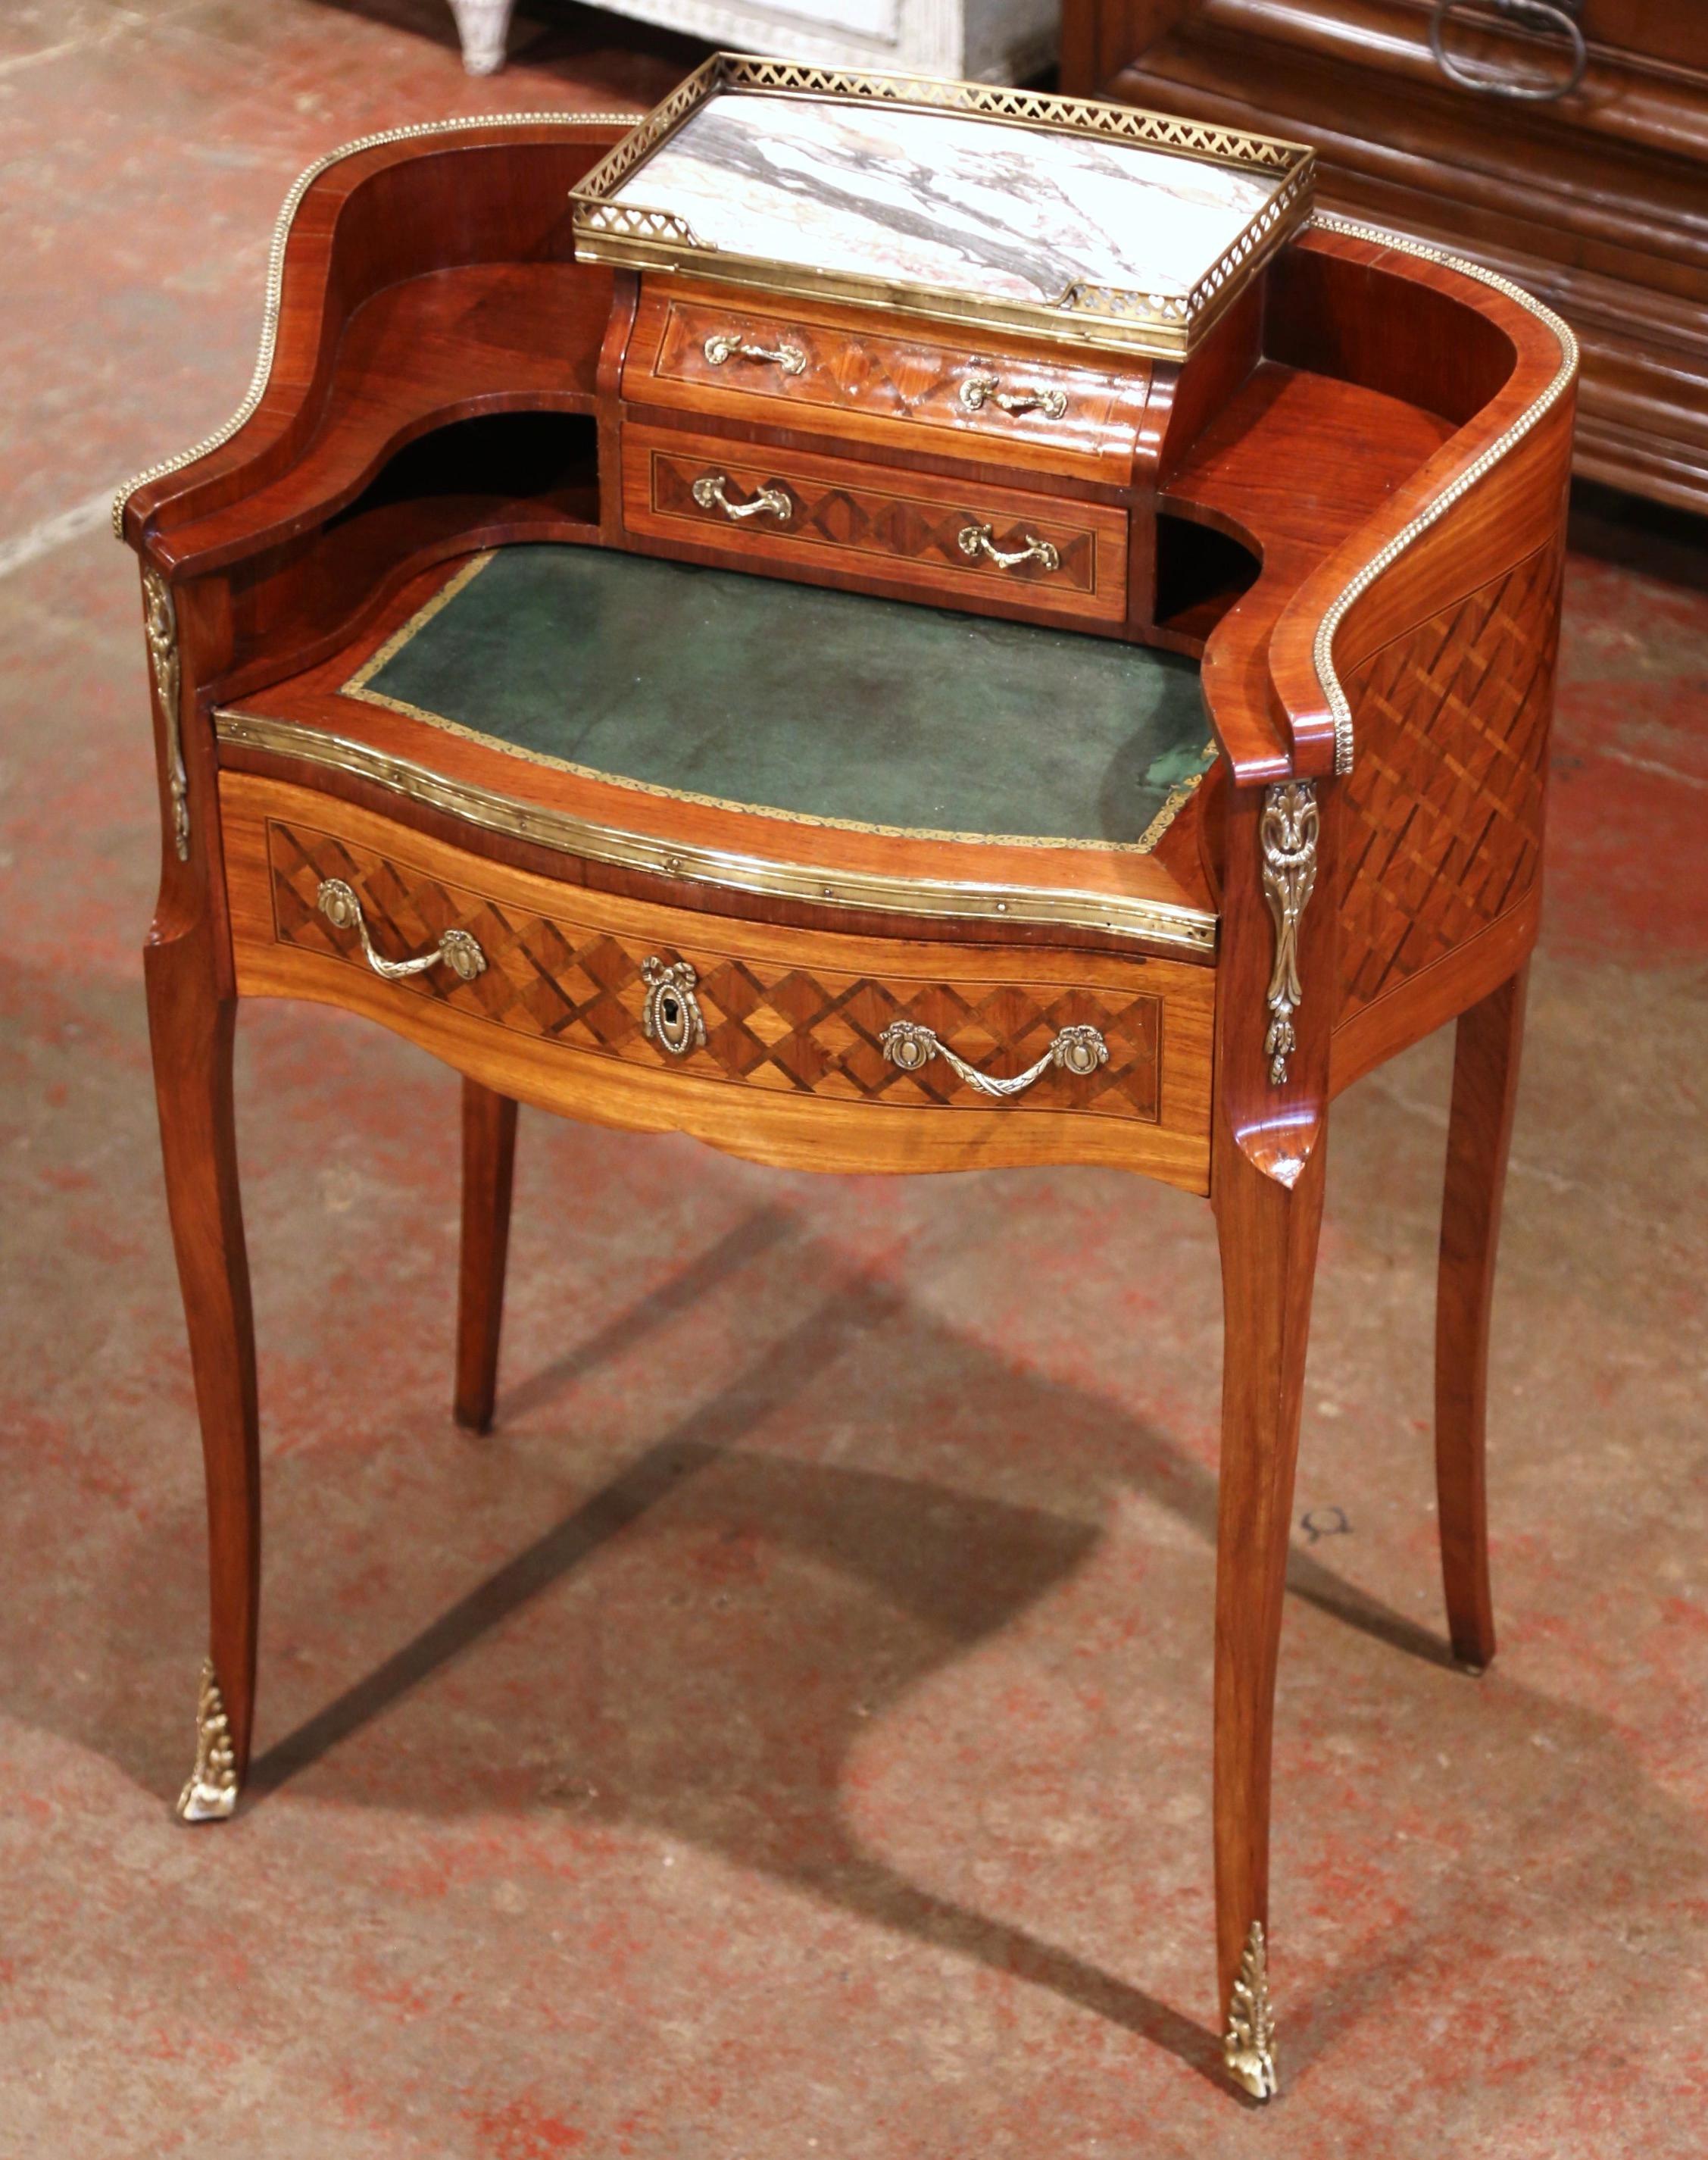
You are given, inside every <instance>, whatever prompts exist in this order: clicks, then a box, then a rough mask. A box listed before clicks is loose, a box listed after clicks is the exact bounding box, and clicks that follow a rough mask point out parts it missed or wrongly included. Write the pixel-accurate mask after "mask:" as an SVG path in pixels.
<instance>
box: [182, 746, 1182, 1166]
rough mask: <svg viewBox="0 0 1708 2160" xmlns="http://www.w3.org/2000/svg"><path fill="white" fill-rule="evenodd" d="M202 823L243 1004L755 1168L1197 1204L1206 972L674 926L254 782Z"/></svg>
mask: <svg viewBox="0 0 1708 2160" xmlns="http://www.w3.org/2000/svg"><path fill="white" fill-rule="evenodd" d="M221 810H222V820H223V825H224V833H225V850H226V880H227V888H228V891H229V896H230V906H231V927H232V933H233V942H234V948H235V952H236V969H237V978H238V986H239V989H240V990H241V993H242V994H244V995H246V996H267V995H272V996H294V997H313V998H319V999H322V1000H324V1001H326V1002H328V1003H331V1004H335V1005H345V1006H347V1007H349V1008H350V1009H351V1010H356V1011H358V1012H361V1013H364V1014H366V1015H368V1016H369V1017H371V1018H373V1019H377V1020H382V1022H384V1023H385V1024H386V1025H388V1026H391V1027H393V1028H395V1029H396V1030H397V1031H399V1032H401V1033H402V1034H405V1035H408V1036H410V1037H411V1038H412V1039H413V1040H414V1041H418V1042H420V1043H422V1044H423V1046H425V1047H426V1048H428V1049H429V1050H431V1051H434V1052H435V1054H437V1055H439V1056H441V1057H444V1058H446V1059H447V1060H448V1062H450V1063H452V1064H454V1065H457V1066H459V1067H460V1068H461V1069H462V1070H464V1071H465V1072H472V1073H474V1074H475V1077H478V1078H480V1079H481V1080H483V1081H484V1082H485V1084H487V1085H489V1086H492V1087H496V1088H500V1089H501V1091H502V1092H505V1093H511V1094H515V1095H519V1096H522V1097H526V1098H528V1099H531V1100H534V1101H540V1102H544V1103H548V1105H549V1106H550V1107H553V1108H555V1109H563V1110H564V1111H566V1112H568V1114H572V1115H586V1116H592V1117H595V1118H598V1119H602V1120H604V1121H605V1122H608V1123H614V1124H634V1125H637V1126H640V1127H641V1128H643V1129H644V1128H649V1127H651V1128H658V1127H666V1126H677V1127H679V1128H681V1129H686V1130H689V1131H698V1132H699V1133H700V1134H701V1135H702V1137H703V1138H707V1139H711V1140H714V1141H716V1142H718V1143H719V1145H729V1146H732V1147H735V1149H736V1150H738V1151H739V1152H741V1153H749V1154H753V1155H758V1156H760V1157H761V1159H765V1160H792V1161H799V1162H801V1163H802V1164H806V1165H811V1164H812V1163H814V1162H822V1164H823V1166H824V1167H832V1168H833V1167H838V1166H846V1167H852V1168H859V1167H864V1168H896V1169H903V1168H921V1169H924V1168H933V1167H936V1168H945V1169H947V1168H957V1167H964V1166H966V1163H964V1162H963V1160H962V1155H963V1154H964V1155H967V1158H968V1160H973V1159H975V1158H976V1159H978V1160H1012V1161H1030V1160H1077V1161H1094V1160H1114V1161H1125V1162H1130V1163H1133V1164H1134V1165H1135V1166H1141V1167H1145V1168H1147V1169H1150V1170H1151V1171H1154V1172H1155V1174H1158V1175H1160V1176H1165V1177H1167V1178H1169V1179H1171V1181H1174V1182H1176V1183H1179V1184H1183V1185H1186V1186H1189V1187H1191V1188H1192V1189H1194V1190H1200V1191H1202V1189H1204V1181H1205V1178H1206V1176H1207V1147H1208V1114H1207V1109H1208V1089H1209V1059H1210V1043H1211V1036H1212V1014H1213V1000H1214V972H1213V970H1212V969H1210V968H1203V967H1198V966H1194V965H1191V964H1190V963H1176V962H1172V961H1165V960H1156V959H1142V958H1134V959H1131V960H1127V959H1124V958H1119V957H1109V958H1103V959H1101V960H1097V961H1092V960H1090V959H1089V958H1088V956H1083V955H1074V954H1071V953H1053V954H1052V953H1048V952H1034V951H1031V950H1027V949H1025V948H996V949H993V948H976V947H973V948H969V947H957V946H954V945H949V944H945V943H942V942H937V941H926V940H920V941H913V940H908V941H906V942H900V941H897V940H895V939H893V938H891V939H885V938H873V937H858V936H854V935H849V934H845V933H843V932H828V931H821V930H812V931H803V930H801V929H798V928H792V927H788V926H787V925H783V924H773V923H762V922H745V921H740V920H735V919H731V918H726V917H719V916H706V915H700V914H696V913H693V912H692V911H684V910H681V909H677V908H673V907H668V906H657V905H656V904H653V903H651V902H645V901H636V900H632V899H629V898H626V897H623V896H618V895H615V894H605V893H600V892H596V891H593V890H589V889H588V888H587V887H585V886H583V885H568V884H561V885H560V884H558V882H556V881H555V880H548V879H545V878H542V877H540V876H538V875H536V874H534V873H532V872H529V871H524V870H517V869H515V868H513V867H511V866H510V865H506V864H501V863H496V862H493V861H491V860H490V859H485V858H482V857H480V856H479V855H477V854H474V853H473V852H471V851H470V850H468V849H462V848H456V847H453V846H450V845H449V844H446V843H445V842H444V841H440V840H438V839H432V838H430V837H428V835H426V834H423V833H416V832H413V831H411V830H409V829H408V828H404V827H402V826H399V825H397V824H396V823H393V822H392V820H390V819H387V818H380V817H377V816H376V815H375V814H374V813H371V812H370V811H367V810H365V809H362V808H360V807H357V806H356V805H354V804H350V803H345V802H340V801H338V800H337V799H335V797H330V796H325V795H322V794H320V793H319V792H316V791H312V790H309V789H304V788H301V787H295V786H293V785H290V784H288V783H285V782H282V781H273V780H268V779H262V778H260V777H258V776H253V775H249V774H244V773H227V774H226V775H225V776H223V778H222V779H221ZM850 1121H852V1124H851V1123H850ZM1025 1134H1030V1135H1031V1137H1030V1138H1023V1137H1022V1135H1025ZM891 1157H893V1160H891V1159H890V1158H891Z"/></svg>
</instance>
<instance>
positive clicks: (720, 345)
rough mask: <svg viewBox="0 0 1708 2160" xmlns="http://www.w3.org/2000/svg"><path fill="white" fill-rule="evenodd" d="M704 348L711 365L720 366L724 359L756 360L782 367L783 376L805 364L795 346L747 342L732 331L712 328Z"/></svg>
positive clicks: (801, 367)
mask: <svg viewBox="0 0 1708 2160" xmlns="http://www.w3.org/2000/svg"><path fill="white" fill-rule="evenodd" d="M704 351H705V356H706V358H707V359H708V360H709V361H710V362H711V364H712V366H714V367H721V366H723V365H724V361H727V360H756V361H761V362H762V363H763V364H764V365H765V366H767V367H780V368H781V370H782V371H783V373H784V374H785V375H800V374H802V373H804V372H805V370H806V366H807V356H806V354H805V353H804V352H802V350H801V348H800V346H799V345H749V344H747V343H746V342H745V340H744V339H742V338H740V336H738V335H736V333H735V331H734V330H714V331H713V333H712V335H711V336H710V337H709V338H708V339H707V340H706V342H705V346H704Z"/></svg>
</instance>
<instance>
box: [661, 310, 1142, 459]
mask: <svg viewBox="0 0 1708 2160" xmlns="http://www.w3.org/2000/svg"><path fill="white" fill-rule="evenodd" d="M975 335H976V334H975ZM622 383H623V396H624V397H625V399H626V400H627V401H628V402H630V403H631V404H633V405H651V406H664V407H667V408H672V409H674V410H677V411H681V412H689V413H718V414H719V415H720V416H722V417H726V418H735V419H739V420H744V421H745V422H747V423H749V424H750V425H752V426H755V427H765V426H767V425H769V426H771V427H779V426H782V425H786V424H791V423H792V424H793V425H795V426H797V427H802V428H806V427H809V426H815V425H816V426H817V427H818V428H821V429H823V430H826V431H828V432H830V433H832V434H835V435H837V436H839V437H846V438H849V439H859V440H861V441H864V442H870V443H874V444H878V445H880V447H894V448H896V449H912V450H919V449H932V450H935V451H937V452H938V453H939V454H944V455H947V456H960V457H963V458H972V459H979V460H996V461H1000V462H1001V463H1003V464H1005V465H1020V466H1026V467H1031V468H1032V469H1034V470H1037V471H1039V472H1041V473H1049V474H1052V475H1054V474H1061V473H1072V474H1075V475H1078V476H1080V477H1082V478H1084V479H1088V480H1103V481H1105V482H1108V483H1110V484H1112V485H1116V486H1124V485H1126V484H1127V482H1128V480H1129V477H1130V475H1131V472H1132V465H1133V458H1134V449H1135V447H1136V444H1137V441H1138V436H1139V430H1140V424H1141V423H1142V421H1143V418H1144V411H1145V397H1146V394H1147V392H1148V391H1149V388H1150V361H1148V360H1147V359H1146V358H1145V356H1143V355H1141V354H1134V355H1133V356H1130V357H1127V356H1123V357H1121V358H1120V359H1119V360H1114V359H1111V358H1110V356H1108V355H1098V356H1092V357H1091V358H1090V359H1089V361H1071V360H1069V359H1068V358H1067V356H1065V355H1064V353H1063V352H1062V349H1061V348H1060V347H1059V346H1057V347H1056V348H1055V349H1054V350H1051V349H1049V348H1047V347H1046V348H1045V349H1044V350H1042V351H1041V352H1037V353H1031V352H1026V351H1025V350H1024V347H1023V345H1022V348H1021V350H1016V348H1015V342H1014V341H1013V340H1006V341H1005V342H1003V343H1000V344H998V345H991V346H988V347H984V346H979V345H976V344H974V343H972V342H967V343H951V342H949V341H947V340H944V339H942V337H937V338H933V337H932V336H931V335H929V334H927V335H920V336H912V337H910V336H907V335H898V334H897V332H896V330H895V329H893V328H890V329H888V330H885V329H880V328H879V327H877V326H876V325H874V323H873V322H872V320H871V319H870V314H869V313H868V314H864V315H863V314H862V312H861V311H860V310H859V309H847V308H836V307H830V306H824V307H818V306H813V305H812V304H801V305H798V306H796V307H792V308H788V309H781V308H778V307H776V306H775V305H767V304H766V302H765V301H763V300H762V299H761V300H760V301H759V302H758V303H757V304H755V296H754V295H753V294H752V293H740V292H734V293H729V294H728V295H720V296H719V297H718V298H716V299H708V298H707V297H706V288H705V287H704V286H703V285H699V286H698V287H697V288H693V289H691V290H685V289H683V288H679V287H676V286H673V285H672V284H670V283H665V282H661V281H658V280H655V279H653V278H647V279H646V282H645V284H644V286H643V288H642V291H641V305H640V310H639V313H638V314H637V316H636V322H635V329H634V334H633V335H632V336H631V339H630V340H629V348H628V352H627V355H626V358H625V360H624V362H623V378H622Z"/></svg>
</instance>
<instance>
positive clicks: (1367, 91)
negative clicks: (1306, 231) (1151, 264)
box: [1062, 0, 1708, 511]
mask: <svg viewBox="0 0 1708 2160" xmlns="http://www.w3.org/2000/svg"><path fill="white" fill-rule="evenodd" d="M1559 12H1562V13H1567V14H1572V15H1575V16H1576V18H1577V20H1578V21H1579V22H1580V23H1581V29H1582V34H1583V36H1584V39H1585V41H1586V45H1587V61H1586V66H1585V69H1584V72H1583V78H1582V80H1581V84H1580V85H1579V86H1578V87H1577V88H1576V90H1574V91H1571V92H1570V94H1569V95H1567V96H1562V97H1559V98H1557V99H1555V100H1553V101H1547V102H1542V101H1523V100H1518V99H1513V98H1512V97H1508V96H1500V95H1498V92H1497V91H1495V90H1494V89H1493V88H1489V89H1484V90H1481V91H1479V90H1477V89H1472V88H1468V87H1466V86H1463V85H1462V84H1461V83H1458V82H1456V81H1454V80H1451V78H1450V77H1449V75H1447V74H1446V72H1444V70H1443V68H1442V65H1441V62H1440V61H1439V60H1438V59H1437V57H1436V55H1435V52H1434V51H1433V50H1432V49H1431V45H1430V24H1431V19H1432V18H1433V17H1434V16H1435V13H1436V11H1435V8H1434V6H1433V5H1432V4H1430V0H1064V9H1063V18H1062V87H1063V88H1064V89H1065V90H1067V91H1072V92H1075V93H1077V94H1080V95H1088V96H1100V97H1109V98H1114V99H1117V100H1119V101H1122V102H1124V103H1127V104H1132V105H1140V106H1149V107H1152V108H1157V107H1160V108H1161V109H1163V110H1165V111H1169V112H1180V113H1185V114H1188V115H1190V116H1192V117H1197V118H1202V119H1209V120H1217V121H1226V122H1230V123H1232V124H1233V125H1234V126H1237V127H1243V128H1252V129H1258V130H1266V131H1267V132H1270V133H1272V134H1276V135H1284V136H1288V137H1291V138H1297V139H1299V140H1300V141H1304V142H1309V143H1314V144H1315V145H1316V148H1317V151H1318V153H1319V158H1320V163H1319V165H1318V173H1317V199H1318V201H1319V203H1320V204H1321V205H1322V206H1323V207H1325V208H1326V209H1330V210H1339V211H1342V212H1345V213H1347V214H1348V215H1354V216H1359V217H1364V218H1368V220H1370V221H1371V222H1372V223H1373V224H1378V225H1381V226H1388V227H1391V228H1393V229H1395V230H1398V231H1404V232H1408V233H1413V234H1416V235H1418V236H1421V237H1423V238H1425V239H1429V240H1438V241H1442V242H1444V243H1446V244H1447V245H1449V246H1451V247H1453V248H1455V249H1456V250H1458V251H1461V252H1463V253H1465V254H1467V255H1470V256H1472V257H1475V258H1476V259H1477V261H1478V262H1483V263H1486V264H1487V265H1488V267H1490V268H1492V269H1495V270H1498V271H1501V272H1503V273H1505V274H1506V275H1507V276H1508V277H1511V278H1514V279H1516V280H1517V281H1518V282H1519V283H1520V284H1522V285H1524V287H1525V288H1527V289H1528V290H1529V291H1530V292H1532V293H1535V294H1536V295H1537V297H1538V298H1539V299H1544V300H1545V301H1547V302H1548V303H1549V304H1550V305H1551V306H1553V307H1555V308H1557V309H1559V310H1560V313H1561V314H1563V315H1565V317H1566V319H1568V320H1569V321H1570V323H1571V325H1572V326H1573V328H1574V329H1575V330H1576V331H1577V333H1578V335H1579V336H1580V338H1581V340H1582V344H1583V376H1582V386H1581V396H1580V402H1579V408H1578V428H1577V445H1576V470H1578V471H1579V472H1580V473H1581V474H1584V475H1588V476H1589V477H1591V478H1593V479H1596V480H1605V481H1608V482H1611V483H1612V485H1615V486H1618V487H1624V488H1629V489H1631V490H1633V491H1635V492H1636V493H1638V494H1639V495H1645V496H1652V497H1653V499H1654V500H1656V501H1662V502H1669V503H1673V504H1674V505H1677V506H1681V507H1683V508H1685V509H1689V510H1694V511H1708V8H1704V7H1701V6H1700V5H1679V4H1676V0H1569V4H1568V0H1561V4H1560V10H1559ZM1532 19H1534V20H1536V21H1537V22H1539V21H1540V19H1541V18H1539V17H1538V18H1532ZM1442 42H1443V44H1444V46H1445V49H1446V54H1447V55H1448V58H1449V60H1450V61H1451V62H1453V63H1455V64H1456V65H1459V66H1460V67H1461V68H1462V69H1464V70H1468V71H1472V72H1482V73H1484V74H1486V75H1489V76H1491V77H1496V78H1499V79H1501V80H1506V81H1509V82H1518V83H1522V84H1526V85H1538V86H1539V85H1543V84H1553V85H1559V84H1561V83H1563V82H1565V80H1567V79H1568V78H1569V75H1570V62H1571V52H1570V46H1569V44H1568V43H1567V40H1566V38H1565V35H1564V34H1561V33H1560V32H1558V31H1555V32H1550V33H1545V34H1544V32H1543V31H1542V30H1541V29H1535V30H1531V29H1527V28H1525V27H1524V24H1523V22H1522V21H1520V20H1519V18H1513V19H1512V20H1510V21H1506V22H1503V21H1502V20H1501V18H1500V17H1499V15H1498V12H1497V10H1496V9H1495V8H1494V7H1493V4H1492V0H1491V4H1477V5H1475V6H1473V5H1472V4H1471V0H1467V4H1465V5H1464V6H1463V7H1462V8H1460V9H1458V10H1456V12H1455V13H1454V15H1453V16H1452V18H1451V21H1450V22H1448V23H1444V25H1443V29H1442Z"/></svg>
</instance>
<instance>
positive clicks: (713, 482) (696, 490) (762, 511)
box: [693, 473, 795, 525]
mask: <svg viewBox="0 0 1708 2160" xmlns="http://www.w3.org/2000/svg"><path fill="white" fill-rule="evenodd" d="M728 486H729V475H728V473H702V474H701V475H700V477H699V478H698V480H696V481H695V482H694V484H693V499H694V501H696V502H697V503H698V505H699V506H700V508H701V509H702V510H721V511H723V513H724V516H725V517H733V518H735V519H738V520H739V519H740V518H743V517H764V516H765V515H766V513H767V512H769V513H770V515H771V517H775V518H776V521H777V522H778V523H779V524H780V525H787V523H788V522H789V519H790V518H791V517H792V516H793V514H794V509H795V505H794V499H793V497H792V496H791V495H790V493H789V491H788V490H787V488H786V487H781V486H779V485H778V484H777V483H776V480H767V481H766V483H765V485H764V486H763V487H761V489H760V491H759V492H758V493H757V494H756V495H755V496H754V498H753V500H752V501H751V502H731V501H730V500H729V496H728V495H726V494H725V493H724V490H725V489H726V488H727V487H728Z"/></svg>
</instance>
